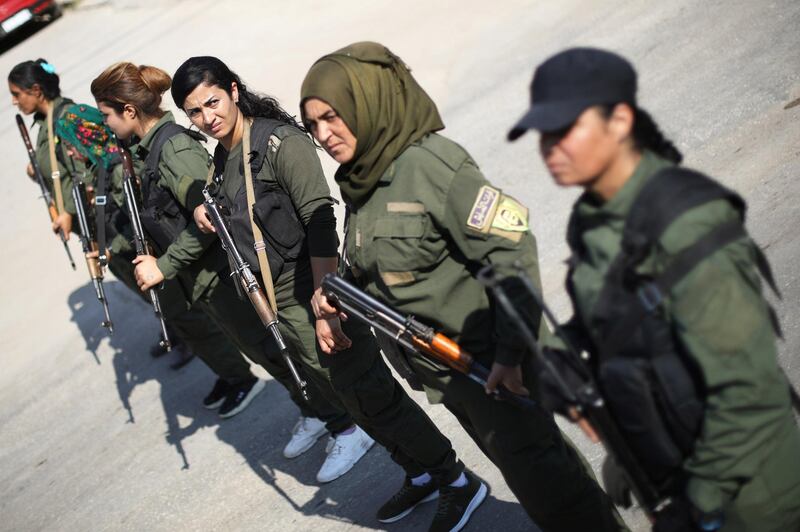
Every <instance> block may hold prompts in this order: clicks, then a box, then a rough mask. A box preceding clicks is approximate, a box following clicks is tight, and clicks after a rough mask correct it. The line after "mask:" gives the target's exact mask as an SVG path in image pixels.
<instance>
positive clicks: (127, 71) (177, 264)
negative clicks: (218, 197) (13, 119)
mask: <svg viewBox="0 0 800 532" xmlns="http://www.w3.org/2000/svg"><path fill="white" fill-rule="evenodd" d="M170 85H171V78H170V77H169V75H168V74H167V73H166V72H164V71H163V70H160V69H157V68H154V67H149V66H141V67H137V66H136V65H133V64H131V63H118V64H116V65H112V66H111V67H109V68H108V69H107V70H106V71H105V72H103V73H102V74H101V75H100V76H98V77H97V78H96V79H95V80H94V81H93V82H92V94H93V95H94V97H95V99H96V100H97V102H98V108H99V109H100V111H101V112H102V113H103V115H104V117H105V121H106V123H107V124H108V126H109V127H110V128H111V129H112V130H113V131H114V133H115V134H116V135H117V137H119V138H121V139H128V138H131V137H135V138H137V139H140V140H139V141H138V143H137V144H135V145H133V146H131V148H130V151H131V154H132V156H133V157H134V159H138V160H139V161H140V163H144V167H145V168H144V169H143V171H142V173H141V177H142V179H141V181H142V194H143V204H142V207H141V211H142V213H141V217H142V223H143V225H144V226H145V229H146V230H147V232H148V234H149V236H150V237H151V238H152V239H153V242H154V245H155V248H156V251H157V252H158V254H159V256H158V257H154V256H149V255H146V256H139V257H137V258H136V259H135V261H134V263H135V264H136V269H135V272H134V274H135V277H136V281H137V283H138V286H139V288H140V289H141V290H142V291H145V290H148V289H149V288H152V287H156V286H158V285H159V284H160V283H161V282H163V281H164V280H165V279H177V280H178V283H179V284H180V286H181V288H182V289H183V291H184V293H185V294H186V298H187V299H188V301H190V302H191V304H192V306H193V307H194V308H197V309H199V310H201V311H202V312H203V313H204V314H205V315H206V316H208V317H209V318H210V319H211V320H212V321H213V322H214V323H215V324H216V325H217V326H218V327H219V328H220V329H222V330H223V331H224V332H225V334H226V335H227V336H228V338H229V339H230V340H231V341H232V342H233V343H234V344H235V345H236V346H237V347H238V348H239V349H240V350H241V351H242V352H243V353H244V354H245V355H247V357H248V358H250V359H251V360H253V361H254V362H256V363H257V364H260V365H261V366H263V367H264V368H265V369H266V370H267V371H268V372H269V373H270V374H271V375H272V376H273V377H274V378H275V379H276V380H278V381H279V382H280V383H281V384H283V385H284V387H286V389H287V390H288V391H289V394H290V396H291V398H292V400H293V401H294V403H295V404H296V405H297V406H298V407H299V408H300V411H301V413H302V415H303V417H304V418H309V419H312V418H313V419H320V420H322V423H321V424H320V425H319V426H314V427H306V426H305V425H303V426H298V427H296V429H295V431H294V432H293V436H292V439H291V441H290V442H289V444H288V445H287V447H286V449H284V454H285V455H287V456H297V455H299V454H301V453H302V452H305V451H306V450H307V449H309V448H310V447H311V446H312V445H313V444H314V442H315V441H316V440H317V439H318V438H319V437H320V436H321V435H322V434H323V433H324V432H325V429H326V428H327V429H328V430H330V431H331V432H332V433H339V432H342V431H346V430H349V429H351V428H352V427H353V421H352V419H351V418H350V416H349V414H347V412H345V411H344V410H343V409H342V408H341V407H340V406H339V405H334V404H332V403H330V402H329V401H328V400H326V399H325V396H324V395H323V394H322V393H320V392H319V390H317V388H316V386H314V383H313V382H312V383H309V393H308V395H309V397H310V400H309V402H308V403H306V402H305V401H304V400H303V398H302V397H301V396H300V392H299V390H298V389H297V386H296V385H295V383H294V381H293V379H292V377H291V373H290V372H289V368H288V366H287V365H286V363H285V361H284V360H283V358H282V357H281V356H280V353H279V351H278V349H277V347H276V346H275V344H274V340H273V339H272V337H271V336H270V334H269V332H268V331H267V330H266V329H265V328H264V326H263V325H262V323H261V321H260V319H259V318H258V316H257V314H256V313H255V311H254V310H253V308H252V306H251V305H250V303H249V301H243V300H242V299H240V298H239V297H238V296H237V293H236V289H235V287H234V285H233V280H232V279H231V277H230V270H229V267H228V262H227V259H226V256H225V252H224V251H223V249H222V247H221V246H220V244H219V242H218V241H217V239H216V237H215V236H214V235H206V234H203V233H201V232H200V231H199V229H198V228H197V226H196V225H195V224H194V223H193V222H192V212H193V211H194V209H195V208H196V207H197V206H198V205H200V204H202V202H203V196H202V192H201V191H202V188H203V186H204V185H205V181H206V175H207V174H208V167H209V162H210V161H209V156H208V153H207V152H206V150H205V148H203V146H202V145H201V144H200V142H199V141H198V138H197V135H198V134H196V133H194V134H192V133H191V132H189V131H188V130H185V129H180V128H179V129H178V130H175V129H173V133H174V134H172V135H171V136H169V135H164V134H165V133H166V132H167V131H168V130H169V128H174V122H175V121H174V119H173V117H172V113H169V112H164V111H163V110H162V109H161V108H160V103H161V95H162V93H163V92H164V91H166V90H167V89H169V87H170ZM162 130H163V131H162ZM158 151H160V153H156V152H158ZM151 152H153V153H156V156H157V162H156V163H157V164H156V163H154V162H152V160H151V161H148V156H149V155H150V153H151ZM148 162H150V164H152V168H149V167H148ZM240 359H241V357H240V356H239V357H237V359H235V360H230V359H229V360H228V362H229V363H231V364H236V365H237V366H238V364H239V363H240V361H239V360H240ZM299 369H300V370H301V373H302V368H299ZM237 372H239V373H241V376H237V377H236V378H235V380H234V379H227V380H220V381H218V382H217V386H215V389H214V390H212V393H211V395H212V396H213V395H215V394H217V393H219V394H220V395H223V396H227V399H226V402H227V403H228V404H223V406H222V407H221V408H222V409H226V408H228V407H229V408H230V409H233V410H235V409H237V408H239V407H240V405H243V404H246V403H247V402H249V401H250V399H252V397H253V396H254V395H255V394H257V393H258V392H259V391H260V389H261V387H263V381H260V380H257V379H255V378H254V377H253V376H252V374H251V373H250V371H249V368H248V369H247V371H246V372H245V371H239V370H237ZM227 411H228V410H225V412H227ZM353 443H354V444H355V445H354V447H356V449H354V450H352V451H351V452H342V453H336V454H334V455H331V454H329V455H328V459H327V460H326V462H325V464H323V472H324V473H325V474H324V475H323V476H322V478H323V480H325V481H330V480H333V479H334V478H337V477H338V476H340V475H342V474H344V473H345V472H346V471H348V470H349V469H350V468H351V467H352V466H353V464H354V463H355V462H356V461H358V459H360V458H361V456H362V455H363V454H364V452H366V450H367V449H368V448H369V445H370V444H371V440H369V441H367V440H366V439H363V438H362V439H357V441H355V442H353ZM344 450H345V451H348V450H349V449H344ZM357 451H360V452H357Z"/></svg>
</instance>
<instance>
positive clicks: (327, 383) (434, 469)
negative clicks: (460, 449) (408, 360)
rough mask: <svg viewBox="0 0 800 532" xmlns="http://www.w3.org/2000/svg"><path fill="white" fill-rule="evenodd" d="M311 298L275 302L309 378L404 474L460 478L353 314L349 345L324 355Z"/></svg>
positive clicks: (445, 447) (444, 444)
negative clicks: (319, 341)
mask: <svg viewBox="0 0 800 532" xmlns="http://www.w3.org/2000/svg"><path fill="white" fill-rule="evenodd" d="M305 295H307V296H308V297H304V296H305ZM310 299H311V293H308V294H303V295H301V296H299V297H298V298H297V299H296V300H294V301H293V302H292V303H290V304H288V305H287V304H284V305H279V308H280V310H279V312H280V316H279V319H280V325H279V328H280V330H281V332H282V334H283V336H284V338H285V340H286V343H287V344H288V345H289V347H290V350H291V351H292V355H293V356H294V357H297V358H298V359H300V360H302V361H303V364H304V366H305V367H307V368H308V375H309V377H310V378H312V379H313V380H314V381H315V382H317V383H318V387H319V389H320V390H321V391H323V393H326V394H328V397H329V399H330V400H331V402H335V403H338V404H342V405H343V406H344V408H345V409H346V410H347V412H349V413H350V415H351V416H352V419H353V420H354V421H355V422H356V423H358V425H359V426H360V427H361V428H362V429H364V431H366V432H367V433H368V434H369V435H370V436H371V437H372V438H373V439H375V441H377V442H378V443H380V444H381V445H383V446H384V447H385V448H386V449H387V450H388V451H389V453H390V454H391V457H392V459H393V460H394V461H395V462H396V463H397V464H398V465H400V466H401V467H402V468H403V469H404V470H405V472H406V475H407V476H409V477H416V476H418V475H421V474H422V473H425V472H427V473H429V474H430V475H431V476H432V477H434V478H435V479H436V480H437V481H438V482H441V483H450V482H452V481H453V480H455V479H456V478H458V476H459V475H460V474H461V472H462V471H463V469H464V465H463V464H462V463H461V462H460V461H458V460H457V458H456V453H455V451H454V450H453V447H452V445H451V443H450V440H448V439H447V438H446V437H445V436H444V435H443V434H442V433H441V432H439V429H438V428H437V427H436V425H434V424H433V421H431V419H430V418H429V417H428V416H427V414H425V412H424V411H423V410H422V409H421V408H420V407H419V405H417V403H415V402H414V401H413V400H412V399H411V397H409V396H408V394H407V393H406V392H405V390H404V389H403V387H402V386H401V385H400V383H398V382H397V381H396V380H395V379H394V377H393V376H392V373H391V371H390V370H389V368H388V367H387V366H386V364H385V363H384V361H383V358H382V357H381V355H380V351H379V349H378V345H377V343H376V340H375V337H374V336H373V335H372V332H371V331H370V329H369V327H367V326H365V325H364V324H362V323H359V322H358V321H357V320H355V319H350V320H348V321H346V322H343V323H342V329H343V331H344V333H345V334H346V335H347V336H348V337H349V338H350V340H351V341H352V346H351V347H350V348H349V349H346V350H344V351H340V352H337V353H336V354H333V355H326V354H325V353H323V352H322V351H321V350H320V348H319V344H318V342H317V338H316V331H315V326H314V324H315V322H316V319H315V318H314V315H313V310H312V308H311V304H310ZM297 300H300V301H301V302H302V303H300V302H298V301H297Z"/></svg>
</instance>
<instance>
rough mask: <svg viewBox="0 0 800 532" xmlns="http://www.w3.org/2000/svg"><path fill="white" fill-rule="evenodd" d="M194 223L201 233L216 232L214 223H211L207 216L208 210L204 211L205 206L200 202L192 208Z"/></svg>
mask: <svg viewBox="0 0 800 532" xmlns="http://www.w3.org/2000/svg"><path fill="white" fill-rule="evenodd" d="M193 214H194V223H196V224H197V227H198V228H199V229H200V231H201V232H203V233H216V232H217V230H216V229H214V224H212V223H211V219H210V218H209V217H208V212H207V211H206V206H205V205H203V204H202V203H201V204H200V205H198V206H197V207H195V209H194V213H193Z"/></svg>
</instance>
